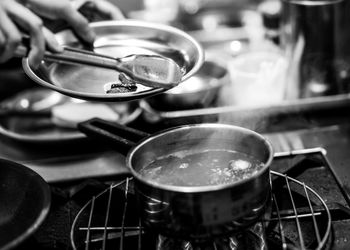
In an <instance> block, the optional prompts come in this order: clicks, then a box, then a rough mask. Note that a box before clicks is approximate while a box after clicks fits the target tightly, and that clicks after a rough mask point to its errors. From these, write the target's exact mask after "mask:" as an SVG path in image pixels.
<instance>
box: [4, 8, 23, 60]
mask: <svg viewBox="0 0 350 250" xmlns="http://www.w3.org/2000/svg"><path fill="white" fill-rule="evenodd" d="M20 42H21V34H20V32H19V31H18V29H17V27H16V25H15V24H14V23H13V22H12V21H11V19H10V18H9V16H8V15H7V13H6V12H5V11H4V9H2V8H1V7H0V62H5V61H7V60H9V59H10V58H11V57H13V54H14V52H15V49H16V48H17V46H18V45H19V44H20Z"/></svg>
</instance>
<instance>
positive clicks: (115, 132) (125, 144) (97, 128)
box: [78, 118, 150, 155]
mask: <svg viewBox="0 0 350 250" xmlns="http://www.w3.org/2000/svg"><path fill="white" fill-rule="evenodd" d="M78 129H79V130H80V131H81V132H83V133H84V134H86V135H87V136H89V137H91V138H94V139H97V140H100V141H102V142H105V143H108V144H109V145H112V146H113V147H114V148H115V149H117V150H118V151H119V152H120V153H122V154H124V155H126V154H127V153H128V151H129V150H130V149H131V148H132V147H134V146H135V145H136V144H137V142H139V141H140V140H141V139H143V138H145V137H147V136H149V135H150V134H148V133H145V132H142V131H140V130H137V129H133V128H129V127H127V126H124V125H120V124H118V123H116V122H110V121H105V120H103V119H100V118H93V119H90V120H88V121H85V122H81V123H79V124H78Z"/></svg>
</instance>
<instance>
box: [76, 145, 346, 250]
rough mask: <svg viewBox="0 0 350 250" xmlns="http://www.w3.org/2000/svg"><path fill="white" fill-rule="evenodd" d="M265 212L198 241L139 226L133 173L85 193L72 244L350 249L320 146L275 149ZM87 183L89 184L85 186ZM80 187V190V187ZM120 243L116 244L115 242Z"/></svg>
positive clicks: (342, 199)
mask: <svg viewBox="0 0 350 250" xmlns="http://www.w3.org/2000/svg"><path fill="white" fill-rule="evenodd" d="M271 170H272V171H271V180H272V200H271V205H270V206H269V207H268V208H267V209H266V211H267V212H266V216H264V218H263V219H262V220H261V221H260V222H258V223H257V224H255V225H253V226H252V227H250V228H249V229H247V230H246V231H244V232H241V233H238V234H235V235H231V236H228V237H223V238H215V239H208V241H207V242H205V243H200V244H197V243H195V242H187V241H182V240H179V239H172V238H169V237H165V236H162V235H158V234H155V233H154V232H152V231H151V230H150V229H147V228H145V227H143V225H142V223H141V221H140V219H139V217H138V209H137V202H136V199H135V196H134V193H133V183H132V178H129V177H127V178H125V179H123V180H120V181H119V182H113V183H111V184H110V185H109V186H108V187H107V188H106V189H105V190H104V191H102V192H100V193H98V194H95V195H93V196H91V197H90V200H88V201H87V202H86V203H85V205H84V206H82V207H81V209H80V210H79V212H78V213H77V215H76V216H75V218H74V220H73V223H72V227H71V231H70V236H71V243H72V246H73V248H74V249H112V248H113V249H130V250H131V249H135V250H136V249H138V250H139V249H157V250H158V249H186V250H190V249H205V250H209V249H223V250H226V249H230V250H232V249H234V250H238V249H332V250H333V249H350V242H349V241H348V237H349V235H350V202H349V200H348V198H347V197H348V196H347V195H346V193H345V190H344V189H343V187H342V184H341V183H340V182H339V181H338V178H337V176H336V175H335V173H334V171H333V167H332V165H331V164H330V163H329V161H328V160H327V157H326V156H325V151H324V150H323V149H321V148H314V149H305V150H298V151H292V152H286V153H278V154H276V156H275V158H274V161H273V164H272V166H271ZM90 188H91V187H90ZM82 191H83V190H81V192H80V193H84V192H82ZM118 247H119V248H118Z"/></svg>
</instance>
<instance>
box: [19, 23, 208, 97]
mask: <svg viewBox="0 0 350 250" xmlns="http://www.w3.org/2000/svg"><path fill="white" fill-rule="evenodd" d="M90 25H91V27H92V29H93V30H94V31H95V33H96V40H95V42H94V48H93V50H94V51H95V52H98V53H101V54H107V55H110V56H114V57H125V56H127V55H130V54H146V55H160V56H163V57H167V58H170V59H172V60H174V61H175V62H176V63H177V64H178V65H179V66H180V68H181V70H182V72H183V78H182V81H184V80H186V79H188V78H189V77H190V76H192V75H193V74H195V73H196V72H197V71H198V70H199V68H200V67H201V66H202V64H203V62H204V51H203V49H202V47H201V46H200V45H199V43H198V42H197V41H196V40H195V39H193V38H192V37H191V36H190V35H188V34H187V33H185V32H183V31H181V30H179V29H177V28H174V27H171V26H167V25H161V24H157V23H147V22H144V21H142V22H141V21H136V20H122V21H103V22H96V23H91V24H90ZM56 37H57V40H58V41H59V43H60V44H62V45H66V46H70V47H78V48H81V47H82V44H81V43H80V42H79V41H78V40H77V38H76V37H75V36H74V35H73V33H72V32H71V31H68V30H66V31H63V32H60V33H57V34H56ZM22 65H23V68H24V71H25V72H26V74H27V75H28V76H29V77H30V78H31V79H32V80H34V81H35V82H36V83H38V84H40V85H42V86H44V87H48V88H50V89H53V90H55V91H58V92H61V93H62V94H65V95H68V96H71V97H75V98H80V99H84V100H93V101H102V102H107V101H118V102H119V101H129V100H134V99H140V98H143V97H146V96H151V95H155V94H157V93H161V92H164V91H166V89H163V88H150V87H146V86H143V85H141V84H137V89H136V91H133V92H127V93H113V94H112V93H109V94H107V93H106V91H105V86H107V85H110V84H111V82H112V83H113V82H116V81H117V79H118V76H119V73H118V72H117V71H113V70H106V69H100V68H95V67H89V66H81V65H71V64H63V63H52V62H46V61H43V62H42V63H41V65H40V66H39V68H38V69H33V68H31V67H30V65H29V62H28V58H24V59H23V61H22Z"/></svg>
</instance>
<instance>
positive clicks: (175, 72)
mask: <svg viewBox="0 0 350 250" xmlns="http://www.w3.org/2000/svg"><path fill="white" fill-rule="evenodd" d="M28 53H29V43H23V44H22V45H21V46H19V47H18V48H17V50H16V52H15V55H16V56H18V57H26V56H27V55H28ZM44 60H45V61H49V62H55V63H67V64H81V65H87V66H93V67H100V68H103V69H113V70H117V71H118V72H122V73H124V74H127V75H128V76H129V77H130V78H131V79H133V80H134V81H137V82H138V83H140V84H143V85H145V86H148V87H151V88H155V87H157V88H165V89H169V88H172V87H174V86H176V85H178V83H179V82H180V81H181V78H182V72H181V69H180V67H179V65H177V64H176V63H175V62H174V61H173V60H171V59H169V58H165V57H162V56H159V55H141V54H140V55H127V56H125V57H123V58H114V57H112V56H109V55H103V54H99V53H96V52H93V51H88V50H84V49H77V48H71V47H64V50H63V52H62V53H51V52H49V51H46V52H45V54H44Z"/></svg>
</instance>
